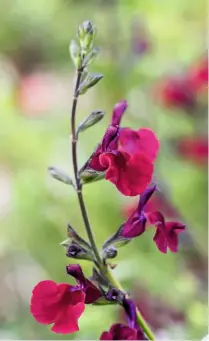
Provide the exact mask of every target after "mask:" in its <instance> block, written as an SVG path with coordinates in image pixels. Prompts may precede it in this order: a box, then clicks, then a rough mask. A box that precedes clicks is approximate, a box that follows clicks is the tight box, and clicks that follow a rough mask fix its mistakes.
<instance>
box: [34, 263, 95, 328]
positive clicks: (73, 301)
mask: <svg viewBox="0 0 209 341" xmlns="http://www.w3.org/2000/svg"><path fill="white" fill-rule="evenodd" d="M67 273H68V274H70V275H72V276H73V277H75V278H76V280H77V282H78V285H77V286H73V285H70V284H66V283H60V284H57V283H55V282H54V281H51V280H46V281H41V282H39V283H38V284H37V285H36V286H35V288H34V289H33V292H32V298H31V305H30V311H31V314H32V315H33V316H34V318H35V319H36V321H38V322H39V323H41V324H52V325H53V326H52V328H51V330H52V331H53V332H55V333H61V334H70V333H73V332H76V331H78V330H79V327H78V319H79V317H80V316H81V314H82V313H83V311H84V309H85V304H88V303H93V302H94V301H96V300H97V299H98V298H99V297H100V296H101V293H100V291H99V290H98V289H97V288H96V287H95V286H94V285H93V283H91V282H90V281H89V280H88V279H86V278H85V276H84V274H83V272H82V269H81V267H80V265H78V264H74V265H69V266H67Z"/></svg>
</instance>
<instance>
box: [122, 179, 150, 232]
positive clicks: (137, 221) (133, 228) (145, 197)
mask: <svg viewBox="0 0 209 341" xmlns="http://www.w3.org/2000/svg"><path fill="white" fill-rule="evenodd" d="M155 191H156V185H153V186H151V187H149V188H147V189H146V190H145V191H144V193H142V195H141V196H140V200H139V203H138V206H137V208H136V209H135V210H134V211H133V212H132V214H131V215H130V217H129V218H128V220H127V221H126V222H125V223H124V224H123V227H122V229H121V235H122V236H123V237H125V238H134V237H137V236H139V235H141V234H142V233H143V232H144V231H145V227H146V222H147V218H146V215H145V212H144V208H145V206H146V204H147V202H148V201H149V199H150V198H151V196H152V195H153V193H154V192H155Z"/></svg>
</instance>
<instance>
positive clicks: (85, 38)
mask: <svg viewBox="0 0 209 341" xmlns="http://www.w3.org/2000/svg"><path fill="white" fill-rule="evenodd" d="M94 34H95V28H94V26H93V24H92V23H91V22H90V21H89V20H86V21H84V22H83V23H82V24H81V25H79V27H78V37H79V40H80V45H81V48H82V49H83V50H84V51H88V50H89V49H90V48H91V46H92V44H93V39H94Z"/></svg>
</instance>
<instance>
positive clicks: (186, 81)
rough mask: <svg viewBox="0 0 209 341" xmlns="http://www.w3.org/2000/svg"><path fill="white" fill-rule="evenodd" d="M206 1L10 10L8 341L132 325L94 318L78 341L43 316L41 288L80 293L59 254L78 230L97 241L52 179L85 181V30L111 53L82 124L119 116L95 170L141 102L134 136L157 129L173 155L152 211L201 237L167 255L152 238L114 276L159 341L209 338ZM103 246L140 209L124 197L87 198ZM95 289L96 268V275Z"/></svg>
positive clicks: (5, 201) (108, 193) (3, 185)
mask: <svg viewBox="0 0 209 341" xmlns="http://www.w3.org/2000/svg"><path fill="white" fill-rule="evenodd" d="M206 12H207V8H206V1H205V0H199V1H191V0H170V1H167V0H161V1H155V0H147V1H142V0H112V1H108V0H103V1H102V0H94V1H93V0H92V1H90V0H83V1H82V0H74V1H73V0H48V1H42V0H34V1H32V0H31V1H24V0H1V1H0V25H1V27H0V46H1V48H0V116H1V125H0V136H1V143H0V218H1V224H0V339H32V340H33V339H59V340H62V339H71V338H80V339H98V338H99V335H100V333H101V331H103V330H107V329H108V328H109V326H110V324H112V323H113V322H115V321H120V320H121V319H123V316H122V314H121V312H120V311H119V309H118V308H114V307H111V308H109V307H103V308H97V307H93V306H91V307H88V308H87V311H86V313H85V314H84V315H83V316H82V318H81V319H80V332H79V333H78V334H76V335H67V336H62V335H55V334H53V333H51V332H50V329H49V328H48V327H47V326H43V325H38V324H37V323H36V321H35V320H34V319H33V317H32V316H31V315H30V313H29V302H30V296H31V291H32V288H33V286H34V285H35V284H36V283H37V282H38V281H40V280H43V279H53V280H55V281H58V282H61V281H69V278H68V277H67V276H66V274H65V265H66V264H68V263H70V262H71V261H72V260H70V259H67V258H66V256H65V250H64V248H62V247H61V246H60V245H59V244H60V242H62V241H63V240H64V239H66V225H67V223H68V222H70V223H71V225H72V226H73V227H74V228H76V229H77V231H78V232H79V233H81V234H82V235H83V236H85V232H84V229H83V225H82V220H81V218H80V214H79V209H78V204H77V201H76V196H75V193H74V191H73V189H72V188H71V187H70V186H67V185H65V184H62V183H60V182H58V181H56V180H54V179H52V178H50V176H49V175H48V172H47V167H48V166H57V167H59V168H62V169H63V170H65V171H66V172H68V173H69V174H72V164H71V161H70V160H71V159H70V146H69V134H70V131H69V111H70V107H71V102H72V100H71V96H72V86H73V80H74V78H73V77H74V69H73V65H72V62H71V60H70V57H69V52H68V45H69V41H70V39H71V38H75V36H76V27H77V25H78V24H79V23H81V22H82V21H83V20H85V19H90V20H92V21H93V22H94V23H95V24H96V26H97V31H98V33H97V37H96V44H97V45H99V46H100V47H101V53H100V55H99V57H98V58H97V59H96V60H95V62H94V64H93V65H92V66H91V67H90V68H91V70H92V71H96V72H101V73H103V74H104V79H103V80H102V81H101V82H100V83H99V84H98V85H97V86H96V87H95V88H93V89H91V90H90V91H89V92H88V93H87V94H86V95H84V96H82V97H81V99H80V102H79V110H78V117H77V119H78V121H80V120H81V119H82V118H84V117H85V116H86V115H87V114H89V113H90V112H91V111H92V110H95V109H103V110H105V112H106V116H105V118H104V120H103V121H102V122H100V123H99V124H98V125H97V126H94V127H93V128H91V130H88V131H86V132H85V133H83V134H82V136H81V141H80V143H79V162H80V165H82V164H83V163H84V162H85V161H86V159H87V158H88V156H89V155H90V154H91V152H92V150H93V149H94V147H95V145H96V144H97V143H98V142H99V140H100V139H101V137H102V134H103V133H104V131H105V128H106V127H107V125H108V123H109V120H110V117H111V110H112V107H113V105H114V104H115V103H116V102H118V101H120V100H121V99H124V98H125V99H127V101H128V103H129V108H128V110H127V113H126V115H125V117H124V120H123V124H124V125H129V126H131V127H133V128H138V127H143V126H147V127H151V128H152V129H153V130H154V131H155V132H156V134H157V136H158V137H159V139H160V141H161V151H160V155H159V158H158V161H157V163H156V172H155V176H154V180H155V181H156V182H157V184H158V186H159V188H160V193H159V194H158V195H156V197H155V198H154V200H153V202H152V205H154V206H155V208H158V209H159V208H160V210H162V212H164V213H165V215H166V216H167V218H168V219H173V218H175V219H179V220H181V221H182V222H185V223H186V224H187V232H186V233H185V234H184V235H183V236H182V238H181V246H180V251H179V253H178V254H171V253H168V254H167V255H164V254H161V253H160V252H159V251H158V250H157V248H156V246H155V245H154V243H153V241H152V237H153V234H154V231H153V230H152V229H150V231H148V232H147V233H146V234H144V235H143V236H141V237H140V238H136V240H134V241H133V242H132V244H129V245H127V246H126V247H124V248H122V249H121V250H120V252H119V256H118V259H117V261H116V262H117V264H118V265H117V267H116V269H115V270H114V272H115V274H116V276H117V277H118V279H119V280H120V281H121V282H122V283H123V285H124V287H125V288H126V289H127V290H128V291H130V292H132V294H133V297H134V299H135V302H136V303H137V304H138V305H139V307H140V309H141V311H142V313H143V314H144V316H145V318H146V319H147V321H148V322H149V323H150V325H151V326H152V328H153V330H154V331H155V332H156V335H157V336H158V338H159V339H162V340H163V339H170V338H172V339H175V338H176V339H178V338H180V339H193V340H195V339H200V338H202V337H203V336H204V335H206V334H207V324H208V317H207V316H208V308H207V290H208V283H207V281H208V278H207V277H208V276H207V258H208V253H207V249H208V247H207V239H208V238H207V237H208V236H207V156H208V151H207V150H208V140H207V54H206ZM84 195H85V200H86V203H87V207H88V211H89V215H90V220H91V223H92V226H93V229H94V231H95V235H96V239H97V242H98V244H99V245H100V246H101V245H102V243H103V241H104V240H105V239H107V238H108V237H109V236H110V235H111V233H113V232H114V231H115V230H116V228H117V227H118V226H119V225H120V224H121V222H122V221H123V220H124V219H126V217H127V214H128V212H130V211H131V209H132V208H133V207H134V205H135V199H133V198H132V199H131V198H125V197H122V196H121V195H120V194H119V193H118V192H117V191H116V188H115V187H114V186H112V185H111V183H108V182H106V181H100V182H96V183H94V184H91V185H87V186H85V188H84ZM82 266H83V268H84V269H85V272H86V274H88V275H90V273H91V265H90V264H88V263H87V262H86V263H85V262H83V263H82Z"/></svg>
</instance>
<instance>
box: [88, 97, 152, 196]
mask: <svg viewBox="0 0 209 341" xmlns="http://www.w3.org/2000/svg"><path fill="white" fill-rule="evenodd" d="M126 108H127V104H126V101H122V102H121V103H118V104H116V106H115V107H114V110H113V116H112V122H111V125H110V126H109V127H108V129H107V130H106V133H105V135H104V137H103V140H102V142H101V144H100V145H99V146H98V147H97V149H96V151H95V153H94V154H93V155H92V157H91V159H90V161H89V163H88V165H87V168H90V169H93V170H95V171H98V172H105V178H106V179H107V180H109V181H110V182H112V183H113V184H114V185H115V186H116V187H117V189H118V190H119V191H120V192H121V193H122V194H124V195H126V196H135V195H138V194H140V193H142V192H143V191H144V190H145V189H146V187H147V186H148V184H149V183H150V181H151V179H152V174H153V170H154V166H153V162H154V161H155V158H156V156H157V153H158V150H159V141H158V140H157V138H156V136H155V134H154V133H153V132H152V130H150V129H147V128H142V129H139V130H138V131H134V130H132V129H129V128H120V127H119V124H120V121H121V118H122V115H123V113H124V112H125V109H126Z"/></svg>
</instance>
